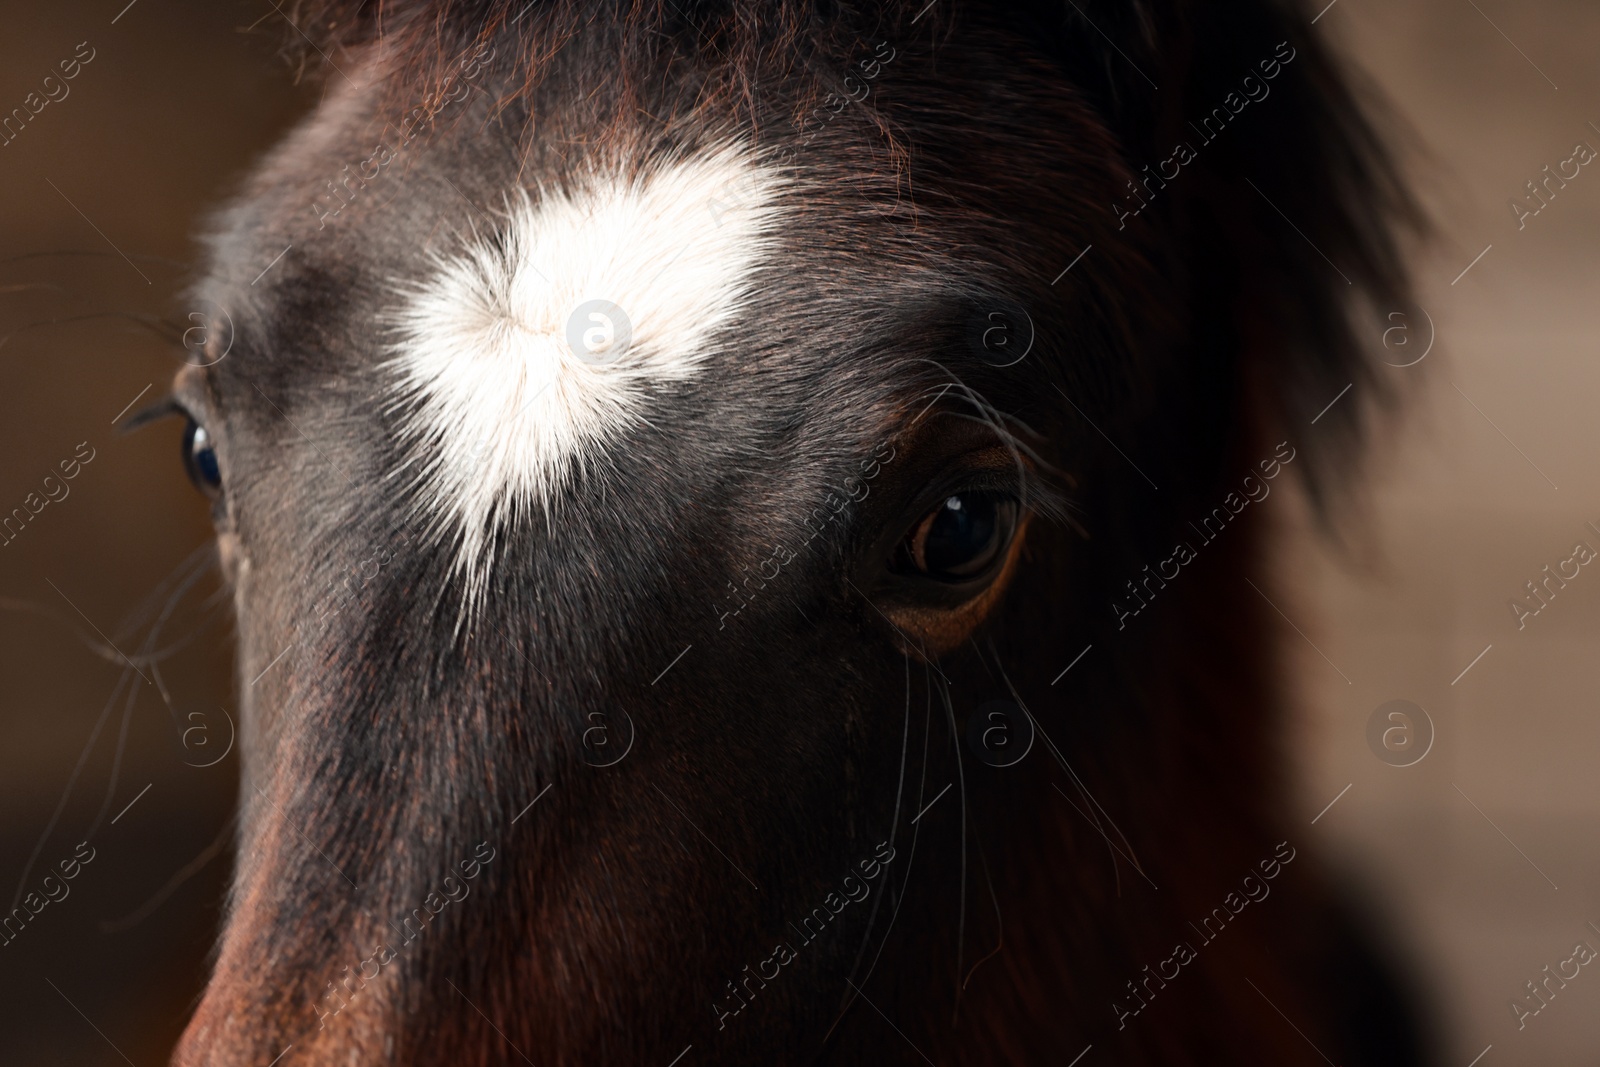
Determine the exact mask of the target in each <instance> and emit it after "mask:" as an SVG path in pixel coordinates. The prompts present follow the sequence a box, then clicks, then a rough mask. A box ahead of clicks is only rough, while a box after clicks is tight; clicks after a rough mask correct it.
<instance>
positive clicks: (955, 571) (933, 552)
mask: <svg viewBox="0 0 1600 1067" xmlns="http://www.w3.org/2000/svg"><path fill="white" fill-rule="evenodd" d="M1019 510H1020V507H1019V505H1018V503H1017V501H1016V499H1015V498H1014V497H1011V496H1008V495H1006V494H1004V493H994V492H984V491H973V492H963V493H956V494H953V495H951V496H949V497H946V498H945V499H944V500H943V501H941V502H940V503H939V505H938V506H937V507H935V508H934V509H933V510H932V511H930V512H928V513H927V514H926V515H924V516H923V517H922V519H921V521H919V522H918V523H917V525H916V526H915V527H913V528H912V530H911V533H910V534H909V535H908V536H907V537H906V540H905V541H904V543H902V545H901V546H900V549H899V551H898V552H897V554H896V558H895V569H896V570H898V571H900V572H901V573H903V574H914V575H918V576H921V577H925V578H932V579H934V580H936V581H941V582H965V581H970V580H972V579H974V578H980V577H982V576H984V575H985V574H986V573H987V572H988V571H989V570H990V569H992V568H993V567H994V565H995V563H996V562H997V561H998V560H999V559H1000V558H1001V557H1002V556H1003V555H1004V554H1005V550H1006V547H1007V546H1008V545H1010V543H1011V538H1012V536H1013V535H1014V534H1015V533H1016V529H1017V515H1018V512H1019Z"/></svg>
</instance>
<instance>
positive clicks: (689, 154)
mask: <svg viewBox="0 0 1600 1067" xmlns="http://www.w3.org/2000/svg"><path fill="white" fill-rule="evenodd" d="M919 92H923V90H919ZM925 93H926V95H923V96H919V98H918V99H919V105H921V106H926V105H927V104H928V103H929V102H931V101H934V100H936V99H937V96H936V93H937V90H936V89H934V88H931V87H930V88H927V89H926V91H925ZM535 110H539V113H540V114H543V115H545V116H547V117H546V118H544V119H541V120H539V121H538V122H535V121H534V120H533V119H531V118H528V119H527V120H526V121H519V122H507V121H505V120H504V118H503V117H502V118H501V119H500V120H499V121H491V119H490V117H489V116H490V112H491V109H490V108H489V107H488V106H487V102H486V98H485V97H484V96H473V95H471V94H468V96H467V98H466V100H465V101H464V102H463V103H462V104H461V105H460V112H459V114H455V115H450V116H448V118H449V121H443V120H439V121H432V122H430V123H428V124H424V125H419V126H413V127H410V128H409V131H408V127H407V124H406V123H405V122H401V123H399V124H398V125H397V124H396V123H394V122H393V121H390V116H392V115H393V114H395V113H394V112H392V111H389V110H386V108H385V106H381V105H380V103H379V102H378V99H377V98H376V97H375V96H374V95H373V94H371V93H361V92H352V91H347V92H345V93H344V95H342V96H337V97H335V98H333V99H332V100H330V101H328V102H325V103H324V105H323V107H322V108H321V109H320V110H319V112H318V113H317V114H316V115H315V116H314V117H313V118H312V119H311V120H310V121H309V122H308V123H307V124H306V125H305V126H303V127H302V128H301V129H300V130H298V131H297V132H296V133H295V134H294V135H292V136H291V137H290V138H289V139H288V141H287V142H286V143H285V144H284V145H283V146H281V147H280V148H279V149H278V150H277V151H276V152H275V153H274V154H273V156H271V157H269V159H268V160H267V161H266V163H265V165H264V166H263V167H262V168H261V169H260V170H259V171H258V173H257V175H256V176H255V178H254V179H253V181H252V185H251V187H250V188H249V189H247V190H246V193H245V195H244V196H243V197H241V198H240V200H239V202H238V204H237V205H236V206H235V207H234V208H232V209H231V210H230V211H229V212H228V213H227V214H226V215H225V216H224V217H223V219H222V225H221V227H220V228H219V234H218V236H217V237H216V238H214V239H213V245H212V247H213V268H212V274H211V277H210V278H209V280H208V281H207V283H206V285H205V287H204V292H205V293H206V294H207V295H208V296H209V297H210V298H211V299H212V300H214V301H215V302H216V303H217V304H218V305H220V306H222V307H223V308H225V309H227V310H228V311H229V312H230V314H232V316H233V318H234V320H235V332H236V338H235V348H234V352H235V354H234V355H233V356H232V358H230V359H228V360H224V361H222V362H221V363H219V364H217V365H216V366H214V367H211V368H210V369H209V370H208V375H209V378H210V384H211V388H212V392H213V393H214V394H215V395H216V396H218V397H219V398H220V403H221V406H222V407H223V408H224V410H225V413H226V414H227V415H228V416H229V417H230V419H232V418H233V416H235V415H242V414H244V413H245V412H247V411H250V410H251V409H259V408H262V407H263V400H262V398H263V397H264V398H266V401H269V402H270V407H269V409H268V410H269V411H272V410H274V409H275V411H276V414H279V415H285V416H292V415H303V416H304V421H294V420H291V422H292V423H293V425H294V426H295V429H294V430H293V431H290V430H288V429H286V428H283V427H279V428H278V429H277V436H278V437H279V438H280V439H284V440H287V441H288V442H289V443H290V444H291V445H296V446H298V444H299V443H300V442H299V441H297V440H295V438H296V437H298V438H300V439H305V440H309V439H310V438H309V437H308V431H310V430H311V429H312V427H311V426H307V425H306V423H311V424H313V425H318V424H333V425H336V426H340V427H342V429H343V430H344V431H345V432H344V439H345V441H346V442H347V443H349V442H356V441H359V447H358V446H357V445H356V444H351V445H350V447H351V448H352V450H353V451H354V452H356V453H358V454H359V456H358V457H357V456H352V460H351V461H352V462H365V463H369V464H370V465H373V466H376V467H377V468H378V473H380V474H381V475H382V478H381V480H380V482H377V483H366V482H363V484H382V485H383V486H384V487H385V489H386V491H387V492H388V493H389V495H391V496H394V497H398V498H403V499H404V500H406V501H407V503H408V506H409V507H410V508H411V509H412V510H413V511H414V512H415V513H416V514H415V515H414V516H413V517H417V518H422V519H424V520H426V522H427V523H428V524H429V525H430V526H432V527H434V528H435V529H436V530H439V531H442V532H445V533H447V534H448V535H449V539H450V540H451V541H453V542H454V543H455V545H456V546H457V564H458V566H459V568H460V569H464V570H466V571H467V572H468V573H469V575H471V574H473V572H474V571H475V569H477V568H480V567H482V566H484V565H485V564H486V560H487V551H488V549H487V546H489V545H491V544H492V543H493V542H494V540H495V538H496V535H497V533H499V532H500V531H502V530H503V529H504V528H505V527H507V526H508V525H509V524H511V523H512V522H514V521H516V520H517V519H518V518H519V517H527V516H530V515H534V514H540V513H542V514H545V515H549V514H550V513H551V512H552V511H554V510H556V509H559V508H560V507H561V506H562V504H563V501H564V500H565V499H566V498H567V497H568V496H570V495H571V491H572V486H573V484H574V480H575V479H577V478H579V477H582V476H590V477H592V478H598V479H601V481H602V484H603V481H604V479H605V478H606V477H608V476H609V475H610V474H611V473H613V472H615V471H616V470H617V469H619V468H621V467H625V466H627V465H629V463H630V462H634V461H637V460H638V458H639V457H638V454H637V452H638V450H637V448H636V445H637V441H638V438H639V436H640V435H641V434H646V433H650V434H654V435H656V436H657V437H658V438H660V437H662V436H663V435H665V436H666V437H667V438H668V439H669V442H671V440H672V439H674V438H675V439H676V443H677V444H679V445H681V446H682V447H679V448H676V449H670V448H669V449H665V450H658V451H656V452H655V453H653V454H651V456H650V458H651V460H652V461H653V462H656V463H657V468H656V471H655V476H656V477H657V478H658V479H661V480H667V479H668V478H669V477H670V474H671V471H668V470H666V469H664V468H666V467H671V468H679V467H683V466H685V465H705V464H706V463H707V462H708V461H709V460H710V459H712V458H717V457H720V458H721V459H723V460H729V457H731V456H733V455H734V454H736V453H739V451H740V449H741V448H743V447H745V446H748V449H749V451H750V452H751V453H753V454H755V455H759V454H760V453H761V451H762V449H763V448H764V447H768V446H771V445H775V444H780V443H781V444H783V445H786V446H788V447H789V448H790V449H791V450H793V449H796V448H800V449H804V448H806V447H807V445H808V441H807V439H806V436H807V435H810V437H811V438H812V440H811V441H810V442H809V443H810V444H813V445H815V446H817V447H816V448H815V449H813V450H812V451H811V452H809V453H807V454H818V453H820V454H826V453H827V452H829V451H832V450H839V451H843V452H848V451H849V450H850V449H851V448H852V447H854V448H855V449H857V450H859V451H865V450H870V449H871V448H872V447H873V446H874V445H875V444H877V443H878V441H879V440H881V439H882V437H883V435H884V433H885V432H886V428H887V423H888V422H890V421H891V420H892V416H893V414H894V413H896V412H904V411H905V410H907V409H909V408H911V407H912V406H913V405H916V406H920V405H918V404H917V400H918V397H919V396H921V395H923V388H924V386H925V384H926V382H927V380H928V379H932V378H938V377H941V376H944V377H948V376H949V375H950V374H951V373H955V374H957V375H961V374H964V373H965V372H966V371H967V370H969V369H972V368H974V367H975V368H976V369H977V370H978V371H979V372H980V373H981V372H982V371H983V369H984V368H983V353H982V352H981V351H978V350H974V348H973V346H972V345H971V343H970V342H971V340H972V333H973V330H972V325H973V322H974V320H976V321H977V322H978V323H979V326H980V329H979V331H978V332H979V333H980V334H983V333H984V331H985V329H986V328H987V327H988V326H990V325H991V323H990V321H989V319H990V316H986V315H985V314H984V312H985V311H986V310H989V311H991V312H992V307H990V305H993V304H994V303H995V299H994V298H995V297H996V296H1001V297H1003V298H1004V302H1005V303H1006V305H1007V306H1008V307H1016V306H1018V305H1019V304H1020V305H1024V306H1026V305H1028V304H1030V302H1031V301H1030V298H1029V296H1028V295H1027V292H1026V291H1025V290H1026V288H1027V286H1028V285H1030V284H1032V283H1031V282H1029V281H1027V280H1026V279H1024V280H1022V281H1021V282H1019V281H1018V279H1017V277H1016V271H1015V267H1016V266H1017V264H1018V263H1019V262H1021V263H1024V264H1028V265H1032V263H1033V261H1034V260H1035V257H1036V256H1037V254H1038V249H1039V248H1042V247H1043V246H1044V244H1045V243H1047V241H1048V234H1049V227H1048V226H1041V225H1039V223H1040V220H1041V218H1048V215H1049V213H1050V212H1051V211H1052V210H1054V211H1055V212H1056V213H1057V214H1071V211H1070V210H1068V211H1066V212H1063V211H1062V210H1061V208H1062V205H1061V204H1057V205H1054V207H1053V208H1052V207H1051V205H1050V204H1049V203H1048V201H1049V199H1050V196H1051V194H1050V193H1049V192H1046V193H1045V194H1044V196H1042V197H1041V195H1040V192H1039V189H1038V188H1037V186H1036V185H1034V184H1033V183H1032V182H1031V181H1028V180H1027V179H1026V178H1021V177H1019V172H1021V171H1023V170H1024V169H1025V168H1024V167H1022V166H1020V165H1019V162H1020V161H1021V160H1022V159H1023V157H1025V156H1026V154H1027V153H1028V152H1029V151H1030V148H1029V145H1030V143H1033V142H1038V141H1040V140H1041V136H1040V135H1039V133H1038V132H1037V131H1038V129H1039V127H1037V126H1036V125H1031V124H1026V123H1024V124H1020V125H1019V128H1026V129H1027V130H1029V131H1031V132H1029V133H1028V135H1027V136H1026V137H1020V138H1017V139H1015V140H1014V141H1012V142H1008V143H1006V144H1004V145H1001V144H999V143H998V142H997V141H991V142H990V143H987V144H984V143H980V142H974V143H970V144H966V145H964V146H963V148H962V150H961V151H953V150H952V151H943V152H941V151H939V150H938V149H939V140H938V139H939V138H941V137H942V138H948V137H949V136H950V134H949V132H948V130H944V128H943V127H942V126H941V125H940V123H939V122H935V123H934V124H933V127H932V128H933V129H935V130H940V131H942V132H939V133H935V134H933V135H931V137H930V140H929V151H927V152H926V153H925V154H924V160H925V164H924V171H923V174H924V176H925V177H928V176H931V177H933V178H934V179H935V181H937V179H939V178H940V177H944V178H946V179H947V180H948V183H949V184H948V188H947V189H946V190H940V189H939V187H938V185H937V184H934V185H932V186H931V188H932V191H933V193H934V194H935V195H932V196H930V195H928V190H929V188H930V186H929V185H928V184H926V183H925V185H924V191H923V194H922V199H921V201H920V202H914V201H913V200H912V198H911V197H910V196H909V195H908V192H909V191H910V190H909V188H908V185H909V183H907V182H906V181H905V180H904V178H905V175H904V174H903V173H902V172H901V170H900V168H899V167H898V166H896V165H891V163H890V160H891V158H892V156H891V155H890V154H888V153H886V152H884V151H883V148H884V142H883V139H882V133H881V130H880V129H878V128H876V127H875V126H874V125H873V124H872V123H870V122H865V121H858V120H852V118H851V117H850V116H848V115H847V116H846V117H844V118H843V119H841V120H839V121H838V123H837V125H833V126H830V128H829V130H828V136H827V137H826V138H822V139H820V140H819V141H818V142H817V143H814V144H813V143H809V142H808V143H807V144H806V145H805V147H804V148H803V149H801V150H800V153H799V154H798V155H797V154H796V151H795V147H794V144H793V143H791V142H790V141H787V140H786V139H784V138H776V139H774V138H773V137H772V136H771V135H770V134H764V135H763V136H764V139H763V141H762V143H761V145H760V147H759V148H758V147H757V146H756V143H755V141H754V139H753V138H752V136H751V135H750V134H749V132H748V130H741V128H740V127H739V124H737V123H730V122H728V121H726V119H724V120H721V121H713V120H711V119H705V120H701V121H699V122H688V123H680V124H679V126H680V128H678V129H674V130H673V131H672V132H671V134H670V135H669V134H668V133H667V132H666V131H665V130H664V129H662V128H659V127H654V126H652V125H651V122H653V121H654V120H653V119H652V120H648V121H647V120H641V121H640V122H639V123H638V125H637V126H636V127H633V128H630V129H629V130H628V131H627V132H626V134H624V135H620V136H617V135H613V136H610V137H608V138H605V139H600V140H598V141H596V142H595V143H593V144H591V143H590V140H589V139H588V138H586V137H585V136H584V133H583V130H582V127H583V125H584V123H585V122H586V121H592V110H591V109H586V108H584V107H583V106H580V104H579V103H578V102H576V101H574V100H562V99H560V98H557V99H554V100H546V101H544V102H543V105H542V109H536V108H535V107H534V106H533V105H530V106H529V114H530V115H531V114H533V113H534V111H535ZM1069 110H1070V109H1069ZM1058 117H1062V116H1058ZM1064 117H1065V118H1066V119H1068V120H1074V121H1076V120H1077V116H1075V115H1072V114H1065V113H1064ZM852 122H854V125H852ZM1071 124H1072V122H1071V121H1068V122H1066V123H1065V124H1064V125H1065V126H1070V125H1071ZM1078 125H1079V126H1080V127H1086V125H1087V124H1084V123H1082V122H1081V121H1080V122H1078ZM1063 128H1064V127H1062V126H1058V127H1055V129H1056V131H1057V132H1056V133H1055V134H1052V135H1051V136H1059V135H1061V130H1062V129H1063ZM730 131H731V132H730ZM917 132H918V131H916V130H912V131H910V133H911V135H912V136H913V137H915V136H916V135H917ZM1091 133H1092V131H1091ZM1041 151H1042V152H1048V151H1054V149H1044V148H1041ZM1019 153H1020V154H1019ZM999 163H1004V164H1005V166H1004V167H1003V168H1002V169H993V170H991V169H990V168H992V167H994V166H995V165H996V164H999ZM961 167H966V168H967V172H966V173H960V168H961ZM1085 169H1086V171H1088V172H1090V173H1093V172H1095V171H1105V172H1106V173H1107V174H1108V173H1109V169H1108V168H1107V167H1105V166H1104V165H1103V164H1102V165H1090V166H1087V167H1086V168H1085ZM941 170H944V171H945V172H946V173H945V174H943V175H941V174H940V171H941ZM979 176H983V177H984V181H985V182H986V184H980V183H979V182H978V181H977V180H974V179H975V178H977V177H979ZM1082 184H1083V188H1082V189H1081V190H1080V189H1079V188H1078V187H1077V186H1076V185H1074V184H1072V183H1067V184H1066V185H1064V186H1063V187H1062V188H1065V189H1067V190H1069V191H1068V192H1067V193H1066V194H1065V199H1066V200H1067V201H1071V200H1072V199H1074V198H1076V197H1084V198H1086V197H1087V196H1089V195H1092V193H1091V190H1090V187H1091V186H1093V185H1094V184H1096V183H1095V182H1093V181H1089V182H1084V183H1082ZM1008 186H1010V187H1014V189H1015V193H1014V196H1015V199H1016V200H1017V201H1018V202H1019V203H1021V202H1022V201H1024V200H1025V201H1026V202H1027V203H1028V205H1029V209H1028V211H1027V212H1026V213H1023V212H1020V211H1013V210H1011V207H1012V205H1011V204H1010V203H1008V199H1009V198H1010V197H1011V196H1012V195H1013V194H1010V193H1008ZM949 190H964V192H963V193H962V194H961V195H963V196H967V197H970V198H971V199H969V200H966V201H965V202H962V201H961V200H960V199H959V198H957V197H953V196H952V195H951V194H950V192H949ZM1041 211H1043V213H1044V214H1043V215H1041ZM1079 214H1080V215H1081V212H1080V213H1079ZM1019 217H1022V218H1028V219H1029V220H1030V224H1029V226H1028V227H1027V228H1025V229H1023V230H1021V231H1019V230H1018V228H1017V223H1016V220H1017V219H1018V218H1019ZM1030 246H1034V247H1030ZM1047 269H1050V270H1053V269H1054V264H1050V266H1049V267H1048V268H1047ZM1035 280H1037V281H1039V282H1040V288H1042V287H1043V283H1044V282H1045V281H1048V278H1047V277H1046V276H1045V275H1044V273H1043V271H1042V270H1041V271H1040V278H1039V279H1035ZM1052 295H1055V294H1052ZM989 332H992V331H989ZM1041 358H1042V355H1041ZM1037 363H1038V358H1036V360H1035V364H1034V366H1036V365H1037ZM1032 369H1033V367H1032V366H1030V367H1027V368H1024V372H1030V371H1032ZM1019 376H1020V375H1018V374H1015V373H1014V374H1012V375H1011V377H1012V378H1016V377H1019ZM258 414H259V413H258ZM262 418H263V420H264V421H265V422H270V417H267V416H263V417H262ZM357 422H359V423H361V424H362V425H360V426H357V425H355V423H357ZM363 435H365V436H364V437H363ZM315 436H316V435H315V433H311V434H310V437H315ZM657 443H658V445H659V444H660V441H659V440H658V442H657ZM316 444H317V446H318V451H319V453H322V454H323V455H324V458H326V454H327V452H328V451H330V450H336V449H337V448H339V447H340V444H339V442H338V441H337V440H336V441H335V442H334V443H333V444H331V445H330V444H329V443H328V442H327V441H322V442H316ZM791 454H793V452H792V451H791ZM748 459H749V457H748V456H740V457H739V461H740V462H745V461H748ZM678 473H679V474H682V473H684V472H683V471H678Z"/></svg>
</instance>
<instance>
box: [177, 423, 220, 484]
mask: <svg viewBox="0 0 1600 1067" xmlns="http://www.w3.org/2000/svg"><path fill="white" fill-rule="evenodd" d="M183 467H184V469H185V470H187V471H188V472H189V480H190V481H192V482H194V484H195V486H196V487H197V488H198V489H199V490H200V491H201V492H202V493H205V494H206V495H207V496H210V497H215V496H216V495H217V494H218V493H220V492H222V466H221V464H219V463H218V462H217V450H216V448H215V447H214V446H213V445H212V443H211V434H210V433H208V432H207V431H206V428H205V427H204V426H201V425H200V424H199V423H198V422H196V421H194V419H192V418H191V419H190V420H189V425H188V428H187V429H185V430H184V431H183Z"/></svg>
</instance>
